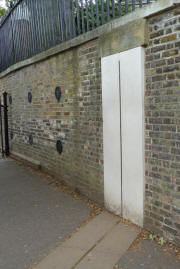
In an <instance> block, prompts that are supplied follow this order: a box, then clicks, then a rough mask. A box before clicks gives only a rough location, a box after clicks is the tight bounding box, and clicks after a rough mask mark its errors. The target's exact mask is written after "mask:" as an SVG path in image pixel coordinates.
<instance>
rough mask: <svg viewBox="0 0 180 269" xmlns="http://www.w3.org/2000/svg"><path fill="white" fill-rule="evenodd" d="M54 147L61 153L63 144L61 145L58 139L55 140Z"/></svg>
mask: <svg viewBox="0 0 180 269" xmlns="http://www.w3.org/2000/svg"><path fill="white" fill-rule="evenodd" d="M56 149H57V152H59V154H61V153H62V150H63V146H62V142H61V140H58V141H57V142H56Z"/></svg>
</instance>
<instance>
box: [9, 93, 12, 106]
mask: <svg viewBox="0 0 180 269" xmlns="http://www.w3.org/2000/svg"><path fill="white" fill-rule="evenodd" d="M9 103H10V105H11V104H12V96H11V95H10V96H9Z"/></svg>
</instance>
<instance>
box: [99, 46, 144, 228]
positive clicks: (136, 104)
mask: <svg viewBox="0 0 180 269" xmlns="http://www.w3.org/2000/svg"><path fill="white" fill-rule="evenodd" d="M102 99H103V136H104V197H105V205H106V207H107V208H108V209H109V210H111V211H113V212H114V213H115V214H119V215H122V216H123V217H124V218H127V219H129V220H131V221H132V222H134V223H136V224H138V225H140V226H142V225H143V207H144V135H143V133H144V125H143V122H144V119H143V111H144V102H143V99H144V50H143V48H141V47H138V48H135V49H131V50H128V51H125V52H123V53H118V54H115V55H112V56H108V57H105V58H103V59H102Z"/></svg>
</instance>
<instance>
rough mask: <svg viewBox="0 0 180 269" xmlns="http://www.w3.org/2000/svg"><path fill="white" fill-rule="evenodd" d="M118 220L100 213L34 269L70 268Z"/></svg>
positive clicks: (105, 213)
mask: <svg viewBox="0 0 180 269" xmlns="http://www.w3.org/2000/svg"><path fill="white" fill-rule="evenodd" d="M118 221H119V218H118V217H115V216H113V215H112V214H109V213H108V212H103V213H101V214H100V215H98V216H97V217H95V218H94V219H93V220H91V221H90V222H89V223H88V224H87V225H86V226H84V227H82V228H81V229H80V230H79V231H78V232H77V233H75V234H73V236H72V237H71V238H70V239H69V240H67V241H65V242H63V243H62V244H61V245H60V246H59V247H58V248H56V249H55V250H54V251H53V252H52V253H50V254H49V255H48V256H47V257H46V258H45V259H44V260H42V261H41V263H40V264H39V265H37V266H36V267H35V269H46V268H47V269H56V268H58V269H61V268H62V269H71V268H72V267H73V266H74V265H75V264H76V263H77V262H78V261H79V260H80V259H81V258H82V257H83V256H85V255H86V254H87V252H88V250H89V249H91V248H92V247H94V245H95V244H96V243H97V242H98V240H100V239H102V237H103V236H104V235H105V234H106V233H107V232H108V231H109V230H110V229H112V228H113V227H114V225H116V224H117V222H118Z"/></svg>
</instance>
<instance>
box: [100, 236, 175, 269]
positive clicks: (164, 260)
mask: <svg viewBox="0 0 180 269" xmlns="http://www.w3.org/2000/svg"><path fill="white" fill-rule="evenodd" d="M117 268H118V269H179V268H180V259H178V257H176V256H175V254H174V253H173V252H171V251H170V250H168V251H164V250H163V247H161V246H159V245H158V244H157V243H155V242H153V241H151V240H144V241H142V244H141V246H140V247H138V248H135V249H131V250H128V251H127V252H126V254H125V255H124V256H123V257H122V258H121V259H120V261H119V263H118V267H117ZM103 269H104V268H103Z"/></svg>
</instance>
